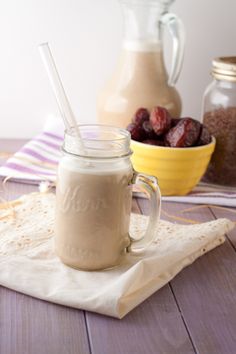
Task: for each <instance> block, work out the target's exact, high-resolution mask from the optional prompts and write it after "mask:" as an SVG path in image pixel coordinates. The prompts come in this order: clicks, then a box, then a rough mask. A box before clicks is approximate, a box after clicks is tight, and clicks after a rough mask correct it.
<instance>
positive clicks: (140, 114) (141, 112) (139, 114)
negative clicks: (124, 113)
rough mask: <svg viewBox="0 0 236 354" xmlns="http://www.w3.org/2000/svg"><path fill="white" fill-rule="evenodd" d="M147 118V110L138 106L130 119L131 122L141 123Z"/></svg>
mask: <svg viewBox="0 0 236 354" xmlns="http://www.w3.org/2000/svg"><path fill="white" fill-rule="evenodd" d="M148 120H149V112H148V110H147V109H146V108H139V109H138V110H137V111H136V112H135V115H134V117H133V119H132V123H134V124H136V125H140V126H141V125H142V124H143V122H145V121H148Z"/></svg>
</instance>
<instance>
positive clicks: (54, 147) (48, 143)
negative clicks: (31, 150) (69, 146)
mask: <svg viewBox="0 0 236 354" xmlns="http://www.w3.org/2000/svg"><path fill="white" fill-rule="evenodd" d="M34 140H36V141H39V142H40V143H43V144H45V145H47V146H50V147H51V148H53V149H55V150H57V151H59V149H60V146H61V145H57V144H54V143H51V142H50V141H47V140H44V139H42V138H35V139H34Z"/></svg>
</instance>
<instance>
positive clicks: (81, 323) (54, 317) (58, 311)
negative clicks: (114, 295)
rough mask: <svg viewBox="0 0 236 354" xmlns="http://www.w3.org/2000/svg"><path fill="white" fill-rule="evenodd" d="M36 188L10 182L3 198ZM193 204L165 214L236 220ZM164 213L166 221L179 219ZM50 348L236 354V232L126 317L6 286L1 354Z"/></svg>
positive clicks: (61, 352)
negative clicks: (66, 304) (61, 303)
mask: <svg viewBox="0 0 236 354" xmlns="http://www.w3.org/2000/svg"><path fill="white" fill-rule="evenodd" d="M23 143H24V141H23V140H1V142H0V152H3V151H4V152H13V151H15V150H17V149H18V148H19V147H20V146H21V145H22V144H23ZM2 162H3V161H2ZM36 189H37V187H34V186H30V185H24V184H18V183H8V184H7V189H6V190H3V189H2V188H1V192H0V193H1V194H0V196H1V197H4V198H8V199H13V198H15V197H18V196H20V195H22V194H23V193H29V192H31V191H34V190H36ZM187 207H191V205H186V204H180V203H167V202H165V203H163V211H164V212H167V213H169V214H171V215H177V216H180V217H183V216H184V217H187V218H190V219H194V220H196V221H200V222H204V221H209V220H213V219H215V218H218V217H228V218H230V219H231V220H236V214H234V213H232V212H231V211H230V210H220V209H216V208H209V207H207V208H200V209H196V210H193V211H190V212H189V213H187V214H184V215H183V213H182V212H181V211H182V210H183V209H185V208H187ZM133 211H135V212H141V213H144V214H146V213H148V201H147V200H144V199H138V200H134V201H133ZM164 212H163V213H162V218H163V219H166V220H170V221H173V219H171V218H168V217H167V216H166V213H164ZM0 271H1V270H0ZM44 353H45V354H54V353H55V354H87V353H93V354H118V353H119V354H152V353H155V354H159V353H162V354H172V353H173V354H187V353H188V354H189V353H199V354H235V353H236V230H234V231H232V232H231V233H230V234H229V235H227V240H226V242H225V243H224V244H223V245H222V246H220V247H218V248H216V249H214V250H213V251H211V252H209V253H208V254H206V255H204V256H202V257H201V258H200V259H198V260H197V261H196V262H195V263H194V264H192V265H190V266H188V267H187V268H185V269H184V270H183V271H182V272H181V273H180V274H178V275H177V276H176V277H175V278H174V279H173V280H172V281H171V282H170V283H169V284H167V285H166V286H164V287H163V288H162V289H160V290H159V291H158V292H156V293H155V294H154V295H152V296H151V297H150V298H149V299H147V300H146V301H144V302H143V303H142V304H141V305H139V306H138V307H137V308H136V309H134V310H133V311H132V312H131V313H129V314H128V315H127V316H126V317H125V318H123V319H122V320H118V319H114V318H110V317H106V316H102V315H99V314H95V313H91V312H87V311H82V310H76V309H72V308H68V307H64V306H59V305H55V304H52V303H49V302H46V301H41V300H38V299H35V298H32V297H30V296H27V295H23V294H20V293H17V292H15V291H12V290H9V289H6V288H4V287H0V354H44Z"/></svg>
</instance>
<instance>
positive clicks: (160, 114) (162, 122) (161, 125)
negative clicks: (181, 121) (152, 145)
mask: <svg viewBox="0 0 236 354" xmlns="http://www.w3.org/2000/svg"><path fill="white" fill-rule="evenodd" d="M150 122H151V125H152V128H153V130H154V132H155V133H156V134H157V135H162V134H164V133H166V132H167V131H168V130H169V129H170V127H171V116H170V115H169V112H168V111H167V109H165V108H164V107H158V106H157V107H154V108H153V110H152V111H151V115H150Z"/></svg>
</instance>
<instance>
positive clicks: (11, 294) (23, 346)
mask: <svg viewBox="0 0 236 354" xmlns="http://www.w3.org/2000/svg"><path fill="white" fill-rule="evenodd" d="M0 326H1V330H0V353H2V354H42V353H50V354H64V353H67V354H75V353H78V354H87V353H88V354H89V353H90V349H89V343H88V337H87V332H86V325H85V320H84V314H83V311H79V310H75V309H71V308H69V307H63V306H59V305H55V304H51V303H49V302H46V301H41V300H38V299H34V298H32V297H30V296H26V295H23V294H20V293H16V292H15V291H11V290H9V289H6V288H3V287H0Z"/></svg>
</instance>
